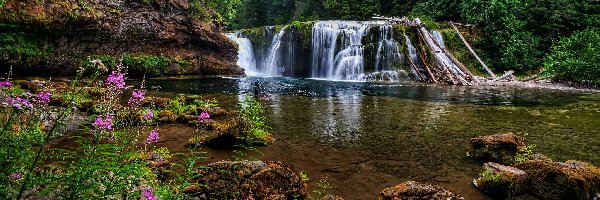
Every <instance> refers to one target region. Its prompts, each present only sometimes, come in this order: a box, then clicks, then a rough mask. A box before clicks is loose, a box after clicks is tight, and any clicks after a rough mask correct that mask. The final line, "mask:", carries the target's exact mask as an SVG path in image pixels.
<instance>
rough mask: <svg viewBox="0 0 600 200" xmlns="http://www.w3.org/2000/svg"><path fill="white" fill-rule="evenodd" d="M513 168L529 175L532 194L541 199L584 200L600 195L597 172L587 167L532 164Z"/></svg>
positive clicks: (570, 163)
mask: <svg viewBox="0 0 600 200" xmlns="http://www.w3.org/2000/svg"><path fill="white" fill-rule="evenodd" d="M516 167H517V168H519V169H522V170H523V171H525V172H526V173H527V174H528V175H529V179H530V190H531V192H532V193H533V194H534V195H536V196H538V197H540V198H542V199H582V200H587V199H591V198H592V197H594V196H595V195H596V194H597V193H598V192H600V169H599V168H598V167H595V166H593V165H591V164H589V163H585V162H581V161H566V162H564V163H563V162H551V161H546V160H531V161H528V162H525V163H522V164H518V165H517V166H516Z"/></svg>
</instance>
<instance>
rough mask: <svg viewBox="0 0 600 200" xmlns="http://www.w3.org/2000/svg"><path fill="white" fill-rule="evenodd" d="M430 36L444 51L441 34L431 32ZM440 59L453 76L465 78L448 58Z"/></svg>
mask: <svg viewBox="0 0 600 200" xmlns="http://www.w3.org/2000/svg"><path fill="white" fill-rule="evenodd" d="M431 34H432V35H433V38H434V39H435V40H436V42H437V43H438V44H439V45H440V47H441V48H442V49H445V48H446V46H445V44H444V37H442V34H441V33H440V32H439V31H432V32H431ZM441 58H442V60H443V62H444V64H446V66H448V68H450V70H452V71H453V72H454V73H455V74H461V75H463V76H466V74H464V73H463V72H462V70H460V68H459V67H458V66H456V65H455V64H454V62H453V61H452V60H451V59H450V58H448V57H447V56H442V57H441Z"/></svg>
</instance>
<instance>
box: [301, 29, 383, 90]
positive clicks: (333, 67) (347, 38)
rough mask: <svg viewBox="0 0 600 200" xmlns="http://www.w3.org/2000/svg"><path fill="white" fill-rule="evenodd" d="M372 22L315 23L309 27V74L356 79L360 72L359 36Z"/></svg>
mask: <svg viewBox="0 0 600 200" xmlns="http://www.w3.org/2000/svg"><path fill="white" fill-rule="evenodd" d="M372 23H374V22H354V21H322V22H317V23H315V25H314V26H313V29H312V77H313V78H326V79H332V80H358V78H359V77H360V76H361V75H363V74H364V66H363V65H364V64H363V47H362V37H363V36H364V35H365V34H366V33H367V28H369V25H370V24H372Z"/></svg>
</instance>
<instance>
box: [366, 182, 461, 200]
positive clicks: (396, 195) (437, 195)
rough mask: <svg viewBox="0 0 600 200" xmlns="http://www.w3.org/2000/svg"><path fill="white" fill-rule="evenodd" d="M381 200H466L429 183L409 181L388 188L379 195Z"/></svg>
mask: <svg viewBox="0 0 600 200" xmlns="http://www.w3.org/2000/svg"><path fill="white" fill-rule="evenodd" d="M378 199H379V200H413V199H415V200H416V199H431V200H442V199H443V200H457V199H464V198H463V197H461V196H460V195H457V194H454V193H452V192H450V191H448V190H446V189H445V188H443V187H441V186H438V185H432V184H428V183H419V182H416V181H407V182H404V183H401V184H399V185H396V186H394V187H390V188H386V189H384V190H383V191H381V192H380V193H379V198H378Z"/></svg>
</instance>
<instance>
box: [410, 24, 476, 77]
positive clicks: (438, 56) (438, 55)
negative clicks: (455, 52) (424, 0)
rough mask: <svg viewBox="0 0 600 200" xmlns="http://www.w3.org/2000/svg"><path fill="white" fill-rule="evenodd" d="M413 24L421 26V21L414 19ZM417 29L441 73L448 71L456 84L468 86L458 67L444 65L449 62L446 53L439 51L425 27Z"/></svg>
mask: <svg viewBox="0 0 600 200" xmlns="http://www.w3.org/2000/svg"><path fill="white" fill-rule="evenodd" d="M415 23H418V24H421V21H420V20H419V19H418V18H417V19H415ZM418 29H419V33H420V35H421V36H422V37H423V39H424V40H425V44H427V46H428V47H429V48H430V51H431V53H432V54H433V58H435V60H436V61H437V63H438V64H439V65H440V67H442V69H443V71H449V72H451V73H452V74H454V77H456V79H458V82H460V84H462V85H470V83H469V82H467V81H466V80H465V78H464V76H465V75H464V72H462V70H460V69H459V68H458V66H457V67H456V68H455V67H454V66H452V64H454V63H446V60H451V59H450V58H448V57H447V56H446V53H444V52H443V50H442V49H441V47H440V46H439V44H436V43H437V41H435V39H433V38H432V37H431V34H430V33H429V31H427V29H425V27H423V26H421V27H419V28H418ZM445 58H446V59H445ZM454 65H455V64H454ZM461 73H462V74H461ZM455 82H456V81H453V83H455Z"/></svg>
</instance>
